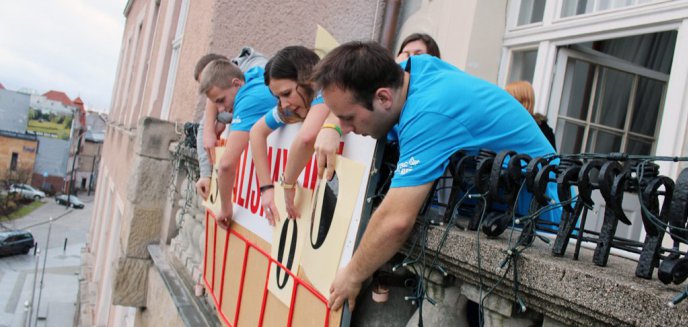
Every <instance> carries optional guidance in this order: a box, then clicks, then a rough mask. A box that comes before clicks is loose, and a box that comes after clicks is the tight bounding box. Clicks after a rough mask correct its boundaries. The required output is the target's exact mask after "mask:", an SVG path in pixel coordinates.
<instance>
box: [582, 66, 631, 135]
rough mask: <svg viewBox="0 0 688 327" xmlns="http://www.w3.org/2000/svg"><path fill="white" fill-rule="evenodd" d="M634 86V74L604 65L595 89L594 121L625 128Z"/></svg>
mask: <svg viewBox="0 0 688 327" xmlns="http://www.w3.org/2000/svg"><path fill="white" fill-rule="evenodd" d="M632 86H633V75H631V74H628V73H624V72H621V71H618V70H614V69H610V68H606V67H602V68H601V69H600V77H599V83H598V86H597V90H596V91H595V105H594V106H593V112H592V121H593V122H596V123H599V124H602V125H605V126H609V127H613V128H618V129H623V128H624V125H625V122H626V113H627V110H628V100H629V99H628V98H629V96H630V94H631V87H632Z"/></svg>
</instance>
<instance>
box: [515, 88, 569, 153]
mask: <svg viewBox="0 0 688 327" xmlns="http://www.w3.org/2000/svg"><path fill="white" fill-rule="evenodd" d="M504 89H505V90H506V91H507V92H509V94H511V96H513V97H514V98H516V100H518V102H520V103H521V105H523V107H524V108H526V110H528V112H529V113H530V115H531V116H533V119H535V122H536V123H537V125H538V127H540V130H541V131H542V134H544V135H545V137H546V138H547V141H549V143H550V144H552V147H553V148H554V150H556V149H557V145H556V142H555V141H554V131H552V128H551V127H549V125H547V116H545V115H543V114H539V113H533V108H534V107H535V91H534V90H533V86H532V85H531V84H530V83H529V82H528V81H516V82H512V83H509V84H508V85H507V86H506V87H505V88H504Z"/></svg>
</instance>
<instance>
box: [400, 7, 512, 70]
mask: <svg viewBox="0 0 688 327" xmlns="http://www.w3.org/2000/svg"><path fill="white" fill-rule="evenodd" d="M417 2H418V1H415V2H409V3H407V6H413V9H415V12H413V13H412V14H410V15H408V19H406V20H405V21H404V22H402V23H401V27H400V29H399V32H398V35H397V42H396V46H395V51H398V50H399V46H400V44H401V41H403V39H404V38H405V37H406V36H408V35H410V34H412V33H427V34H429V35H431V36H432V37H433V38H434V39H435V41H437V43H438V44H439V46H440V51H441V53H442V59H444V60H445V61H447V62H449V63H452V64H453V65H455V66H457V67H459V68H460V69H463V70H465V71H466V72H468V73H470V74H472V75H475V76H478V77H480V78H482V79H485V80H487V81H490V82H493V83H496V82H497V74H498V71H499V60H500V58H501V46H502V38H503V35H504V28H505V25H506V4H507V2H506V1H478V0H463V1H455V0H432V1H430V0H422V1H420V5H418V3H417ZM416 8H417V9H416Z"/></svg>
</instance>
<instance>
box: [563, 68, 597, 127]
mask: <svg viewBox="0 0 688 327" xmlns="http://www.w3.org/2000/svg"><path fill="white" fill-rule="evenodd" d="M594 73H595V68H594V67H593V66H592V65H590V64H589V63H587V62H585V61H580V60H570V62H569V65H568V68H567V69H566V74H567V76H566V79H565V81H564V89H563V91H562V92H563V93H562V97H561V107H560V108H559V114H560V115H564V116H567V117H571V118H576V119H580V120H587V119H588V104H589V103H590V92H591V91H590V90H591V89H592V82H593V77H594Z"/></svg>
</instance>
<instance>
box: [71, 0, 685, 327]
mask: <svg viewBox="0 0 688 327" xmlns="http://www.w3.org/2000/svg"><path fill="white" fill-rule="evenodd" d="M275 8H279V9H280V10H275ZM286 13H290V14H286ZM299 13H302V15H303V16H302V17H299V18H300V19H294V16H295V15H299ZM123 14H124V16H125V17H126V19H127V20H126V26H125V30H124V34H123V37H122V43H121V44H122V47H121V50H120V51H121V52H120V59H119V64H118V72H117V77H116V80H115V85H114V87H113V100H112V103H111V108H110V116H109V121H108V127H107V132H106V137H105V142H104V144H103V155H102V160H101V164H100V169H99V172H100V173H99V174H98V179H99V181H98V185H99V188H98V190H97V192H96V198H95V209H94V213H93V221H92V223H91V230H90V232H89V238H88V239H89V241H88V245H87V248H86V250H85V253H84V266H83V275H84V281H83V282H82V283H81V294H82V298H81V299H82V302H81V308H80V324H81V325H108V326H153V325H172V326H180V325H183V324H184V323H185V322H188V321H187V320H185V319H187V318H188V317H189V316H188V314H189V312H192V311H193V310H194V309H189V308H188V307H184V309H188V311H185V310H183V309H181V308H180V307H179V305H180V304H179V302H175V301H178V299H177V298H175V296H176V295H175V294H176V293H175V291H176V290H173V289H171V288H168V287H167V285H168V284H166V279H165V278H168V276H167V275H166V274H168V273H169V270H163V269H162V268H160V266H156V265H155V264H154V262H153V260H152V259H151V257H152V255H153V252H154V251H153V252H151V251H149V249H150V247H149V245H150V244H155V245H156V246H157V247H159V248H160V249H161V250H162V253H163V255H162V256H158V257H156V259H159V258H160V257H165V258H170V257H171V258H178V259H179V260H180V261H181V262H182V263H181V264H180V265H177V266H175V269H173V270H174V274H179V275H180V276H182V277H180V279H181V280H183V281H186V282H188V283H190V284H191V285H193V283H195V282H196V281H197V280H198V276H199V275H200V272H199V270H198V269H199V268H198V267H199V264H200V255H199V254H198V253H199V252H200V248H201V244H202V243H203V242H204V239H203V225H202V224H203V219H202V218H199V217H197V216H194V215H193V214H189V213H188V212H184V211H182V212H181V213H179V211H178V209H179V208H180V204H179V201H169V200H168V198H167V197H166V194H168V193H169V192H167V191H168V189H169V188H170V185H172V186H176V187H177V189H179V188H180V187H181V186H179V185H175V180H174V176H175V175H174V174H175V173H176V172H173V169H174V166H173V165H172V155H171V153H170V151H169V150H168V147H169V145H170V143H171V142H173V141H177V140H179V138H180V136H179V134H177V133H178V132H179V131H180V130H181V129H180V127H179V126H181V125H183V124H184V122H188V121H197V120H198V119H199V118H200V113H201V111H202V107H203V102H204V101H203V98H202V97H199V96H198V94H197V85H196V83H195V81H194V80H193V76H192V73H193V67H194V64H195V62H196V60H197V59H198V58H199V57H201V56H202V55H204V54H206V53H208V52H216V53H222V54H226V55H229V56H233V55H234V54H236V53H237V52H238V50H239V49H240V48H241V47H242V46H245V45H250V46H253V47H254V48H256V49H257V50H258V51H260V52H263V53H265V54H267V55H268V56H269V55H271V54H273V53H274V52H275V51H277V50H279V49H280V48H282V47H284V46H287V45H294V44H300V45H306V46H311V45H313V44H314V40H315V37H316V31H317V30H318V26H321V27H323V28H324V29H325V30H327V31H328V32H329V33H330V34H331V35H332V36H333V37H334V38H335V39H336V40H338V41H339V42H346V41H351V40H370V39H372V40H376V41H380V42H381V43H382V44H383V45H385V46H387V47H389V48H390V50H391V51H393V52H394V53H396V50H398V45H399V44H400V42H401V40H403V39H404V38H405V37H406V36H407V35H409V34H411V33H415V32H424V33H428V34H430V35H431V36H433V37H434V38H435V39H436V40H437V41H438V43H439V46H440V48H441V51H442V58H443V59H444V60H446V61H448V62H449V63H451V64H453V65H455V66H457V67H459V68H460V69H463V70H465V71H466V72H468V73H470V74H473V75H475V76H478V77H481V78H483V79H485V80H487V81H490V82H493V83H495V84H498V85H500V86H504V85H505V84H506V83H507V82H509V81H512V80H529V81H531V82H532V84H533V86H534V87H535V90H536V98H537V100H536V102H535V103H536V112H539V113H542V114H546V115H547V116H548V117H549V123H550V124H551V126H552V127H554V129H555V132H556V135H557V143H558V144H559V145H560V149H561V151H562V152H564V153H567V152H585V151H597V152H612V151H625V152H630V153H640V154H656V155H671V156H685V155H686V154H687V153H688V148H687V146H688V142H686V138H687V137H688V135H687V134H686V133H687V132H688V131H687V126H688V114H687V113H688V108H686V104H687V103H688V100H687V99H686V97H688V92H686V87H687V85H688V83H687V80H688V63H686V61H685V60H684V59H683V58H686V57H688V47H686V46H684V45H686V44H688V3H687V2H686V1H667V0H656V1H647V0H643V1H640V0H633V1H602V0H595V1H592V0H589V1H568V0H553V1H544V0H534V1H532V0H528V1H527V0H511V1H478V0H467V1H455V0H433V1H428V0H409V1H403V2H402V1H363V0H353V1H343V0H335V1H312V2H307V3H304V2H301V1H289V0H287V1H271V0H261V1H251V2H246V1H238V0H229V1H219V0H199V1H189V0H168V1H165V0H162V1H156V0H129V1H128V2H127V4H126V6H125V8H123ZM394 44H396V47H395V46H394ZM681 168H683V166H682V165H681V164H678V163H667V164H663V165H662V168H661V169H662V171H663V174H666V175H668V176H670V177H673V178H675V177H676V176H677V175H678V172H679V169H681ZM183 185H184V186H185V187H188V184H183ZM181 188H183V187H181ZM624 209H626V208H624ZM629 210H631V211H632V210H635V209H633V208H630V209H629ZM598 212H599V211H598ZM590 221H601V219H596V220H594V219H591V220H589V222H590ZM634 225H635V224H634ZM586 226H587V225H586ZM619 233H626V234H624V236H627V237H631V238H635V239H642V238H644V231H642V229H639V230H634V231H631V230H624V229H623V228H620V229H619ZM154 248H156V247H154ZM470 273H471V272H467V273H466V274H470ZM475 278H477V277H475ZM495 279H496V278H495ZM189 281H190V282H189ZM473 283H475V281H473ZM504 294H506V293H504ZM509 294H510V293H509ZM496 296H497V295H496ZM553 296H554V295H553ZM556 296H558V298H556V299H554V298H551V299H549V301H550V302H549V304H551V306H552V307H555V306H557V307H558V306H560V305H561V304H560V303H572V302H571V301H572V298H568V296H573V295H570V294H556ZM498 299H499V300H500V301H502V300H503V301H507V302H505V303H507V304H505V306H506V307H509V308H511V305H512V304H513V303H511V302H508V301H511V300H512V299H511V298H508V296H503V297H502V296H499V297H498ZM211 302H212V301H211ZM463 303H465V302H463ZM561 306H563V307H566V305H561ZM541 307H547V306H546V305H545V306H541ZM140 308H146V310H141V309H140ZM458 309H460V308H458ZM458 309H457V310H458ZM564 309H566V308H564ZM569 309H570V308H569ZM576 309H577V311H575V312H576V314H577V316H578V317H567V318H566V319H570V320H567V321H569V323H570V322H571V321H573V322H574V324H576V323H575V322H578V323H577V324H585V323H583V322H581V321H588V320H576V319H583V318H580V317H584V318H585V319H592V320H589V321H598V323H599V321H602V320H595V319H601V318H600V317H601V316H602V315H601V314H600V313H599V312H598V311H596V310H595V308H591V307H586V306H583V305H578V306H577V307H576ZM533 311H534V310H533ZM509 312H510V311H509ZM529 312H531V310H530V309H529ZM173 313H175V314H173ZM176 313H179V314H176ZM492 314H494V317H497V316H500V315H502V313H492ZM547 314H548V315H550V314H552V313H551V312H548V313H547ZM605 314H614V312H612V313H609V312H606V313H605ZM540 316H541V318H542V313H540ZM500 317H501V316H500ZM605 317H606V316H605ZM500 319H511V318H510V317H509V316H508V315H507V314H504V317H501V318H500ZM547 319H550V320H549V321H553V322H551V323H556V324H558V323H560V322H559V321H558V320H560V319H564V318H563V316H555V317H554V318H549V317H546V318H545V320H547ZM615 319H616V318H615ZM499 321H504V320H499ZM600 324H601V323H600Z"/></svg>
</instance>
